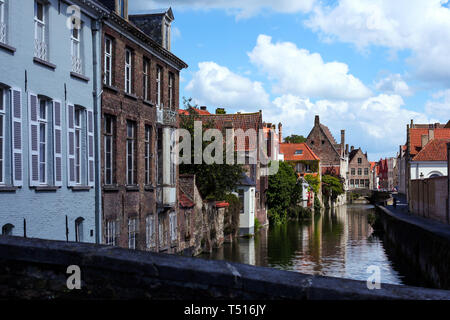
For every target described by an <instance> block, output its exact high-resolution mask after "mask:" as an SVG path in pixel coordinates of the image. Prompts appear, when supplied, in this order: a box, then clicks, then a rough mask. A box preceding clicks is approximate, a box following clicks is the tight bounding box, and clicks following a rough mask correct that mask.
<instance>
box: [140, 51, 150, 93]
mask: <svg viewBox="0 0 450 320" xmlns="http://www.w3.org/2000/svg"><path fill="white" fill-rule="evenodd" d="M149 70H150V61H149V60H148V59H146V58H144V65H143V68H142V79H143V83H142V86H143V90H144V92H143V97H144V100H146V101H150V90H149V87H148V85H149V81H148V80H149V76H150V73H149Z"/></svg>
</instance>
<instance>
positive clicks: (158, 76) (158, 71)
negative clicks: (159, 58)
mask: <svg viewBox="0 0 450 320" xmlns="http://www.w3.org/2000/svg"><path fill="white" fill-rule="evenodd" d="M161 73H162V68H161V67H160V66H158V67H157V68H156V106H157V107H159V108H160V107H161Z"/></svg>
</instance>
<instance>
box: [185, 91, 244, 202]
mask: <svg viewBox="0 0 450 320" xmlns="http://www.w3.org/2000/svg"><path fill="white" fill-rule="evenodd" d="M191 103H192V98H189V99H186V98H183V104H184V106H185V109H187V110H188V115H180V128H183V129H186V130H187V131H189V133H190V136H191V164H184V163H182V164H180V167H179V168H180V174H185V173H188V174H195V176H196V178H195V180H196V184H197V188H198V190H199V192H200V194H201V195H202V197H203V199H214V200H224V199H225V197H226V195H227V194H228V193H230V192H232V191H234V190H236V186H237V184H238V183H239V181H240V180H241V178H242V173H243V172H244V171H243V168H242V165H237V164H235V165H229V164H226V163H224V164H217V163H213V164H206V163H204V162H203V161H202V163H201V164H194V156H195V155H194V153H195V150H194V121H195V120H196V116H197V113H196V112H195V111H194V109H193V108H197V105H195V106H193V105H192V104H191ZM210 128H214V122H213V121H208V122H203V126H202V130H203V133H204V132H205V131H206V130H207V129H210ZM212 142H213V141H203V142H202V149H201V150H199V151H201V152H202V154H203V151H204V150H205V148H206V147H207V146H208V145H209V144H210V143H212ZM223 150H224V155H223V159H226V157H225V151H226V148H225V146H224V148H223Z"/></svg>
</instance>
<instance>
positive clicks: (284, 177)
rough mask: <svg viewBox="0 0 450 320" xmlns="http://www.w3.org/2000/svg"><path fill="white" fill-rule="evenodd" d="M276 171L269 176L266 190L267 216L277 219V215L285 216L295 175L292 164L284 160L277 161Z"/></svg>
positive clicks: (295, 182)
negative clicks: (268, 214)
mask: <svg viewBox="0 0 450 320" xmlns="http://www.w3.org/2000/svg"><path fill="white" fill-rule="evenodd" d="M279 165H280V166H279V168H278V172H277V173H276V174H274V175H271V176H269V189H268V190H267V193H266V195H267V205H268V207H269V209H270V211H269V212H270V215H271V216H269V218H271V220H272V221H275V220H276V221H278V220H279V219H278V218H279V217H284V216H286V211H287V209H288V208H289V206H290V205H291V202H292V193H293V191H294V188H295V186H296V184H297V175H296V174H295V171H294V169H293V168H292V166H290V165H289V164H287V163H286V162H280V163H279Z"/></svg>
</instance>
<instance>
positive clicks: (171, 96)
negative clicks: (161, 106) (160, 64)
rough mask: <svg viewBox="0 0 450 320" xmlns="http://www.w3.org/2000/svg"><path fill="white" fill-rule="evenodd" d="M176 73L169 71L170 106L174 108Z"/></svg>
mask: <svg viewBox="0 0 450 320" xmlns="http://www.w3.org/2000/svg"><path fill="white" fill-rule="evenodd" d="M174 78H175V77H174V75H173V73H172V72H170V73H169V108H170V109H174V107H175V105H174V100H173V99H174Z"/></svg>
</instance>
